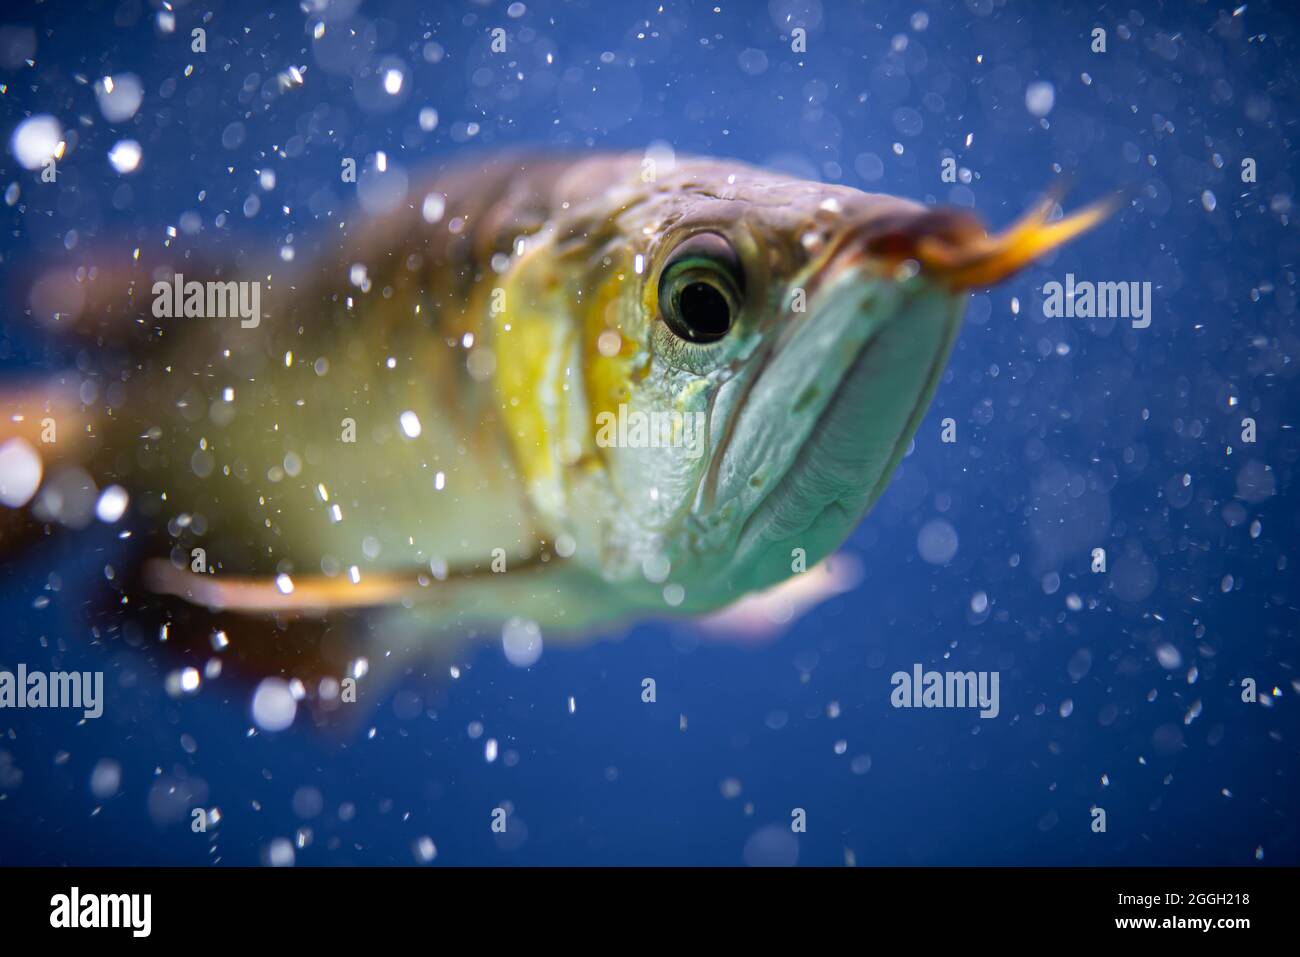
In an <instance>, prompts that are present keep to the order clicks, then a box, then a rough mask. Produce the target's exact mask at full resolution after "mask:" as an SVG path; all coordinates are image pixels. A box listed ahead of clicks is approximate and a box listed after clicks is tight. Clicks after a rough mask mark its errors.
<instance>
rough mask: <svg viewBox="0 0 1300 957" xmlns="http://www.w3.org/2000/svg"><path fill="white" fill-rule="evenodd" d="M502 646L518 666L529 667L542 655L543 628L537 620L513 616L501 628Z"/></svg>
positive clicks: (509, 659)
mask: <svg viewBox="0 0 1300 957" xmlns="http://www.w3.org/2000/svg"><path fill="white" fill-rule="evenodd" d="M501 648H502V650H503V651H504V652H505V655H506V660H507V661H509V662H510V663H511V664H512V665H514V666H515V667H516V668H528V667H531V666H532V665H534V664H536V663H537V660H538V659H539V658H541V657H542V630H541V628H539V627H538V625H537V623H536V622H535V621H527V620H525V619H523V618H511V619H510V620H509V621H507V622H506V623H505V626H504V627H503V628H502V629H501Z"/></svg>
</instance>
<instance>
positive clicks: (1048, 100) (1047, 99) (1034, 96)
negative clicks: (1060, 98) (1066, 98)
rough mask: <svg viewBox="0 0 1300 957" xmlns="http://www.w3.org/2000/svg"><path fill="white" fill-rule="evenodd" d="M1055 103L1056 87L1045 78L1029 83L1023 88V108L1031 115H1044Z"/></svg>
mask: <svg viewBox="0 0 1300 957" xmlns="http://www.w3.org/2000/svg"><path fill="white" fill-rule="evenodd" d="M1055 105H1056V88H1055V87H1054V86H1052V84H1050V83H1048V82H1046V81H1045V80H1040V81H1038V82H1037V83H1031V84H1029V86H1028V87H1027V88H1026V89H1025V109H1027V110H1029V112H1030V113H1031V114H1032V115H1033V116H1046V115H1047V114H1048V113H1050V112H1052V107H1053V106H1055Z"/></svg>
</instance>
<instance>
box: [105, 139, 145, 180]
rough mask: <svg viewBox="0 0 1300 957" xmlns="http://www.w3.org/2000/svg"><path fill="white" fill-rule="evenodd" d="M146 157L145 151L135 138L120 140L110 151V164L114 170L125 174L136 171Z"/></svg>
mask: <svg viewBox="0 0 1300 957" xmlns="http://www.w3.org/2000/svg"><path fill="white" fill-rule="evenodd" d="M143 157H144V151H143V150H142V149H140V144H139V143H137V142H136V141H135V140H118V141H117V142H116V143H114V144H113V148H112V149H111V150H109V151H108V164H109V165H110V166H112V167H113V169H114V171H115V172H117V173H119V174H121V175H123V176H125V175H126V174H127V173H134V172H135V170H136V168H137V167H138V166H139V165H140V160H141V159H142V158H143Z"/></svg>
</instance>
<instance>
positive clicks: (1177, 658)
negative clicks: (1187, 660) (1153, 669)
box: [1156, 642, 1183, 671]
mask: <svg viewBox="0 0 1300 957" xmlns="http://www.w3.org/2000/svg"><path fill="white" fill-rule="evenodd" d="M1156 660H1157V661H1158V662H1160V667H1162V668H1164V669H1165V670H1166V671H1173V670H1174V669H1175V668H1179V667H1181V666H1182V663H1183V656H1182V654H1181V653H1180V652H1179V650H1178V649H1177V648H1175V647H1174V646H1173V645H1171V644H1169V643H1167V642H1166V643H1165V644H1163V645H1160V646H1158V647H1157V648H1156Z"/></svg>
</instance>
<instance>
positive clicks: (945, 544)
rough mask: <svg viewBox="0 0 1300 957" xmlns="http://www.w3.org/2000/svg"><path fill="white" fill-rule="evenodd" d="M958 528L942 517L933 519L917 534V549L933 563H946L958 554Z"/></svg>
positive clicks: (926, 559)
mask: <svg viewBox="0 0 1300 957" xmlns="http://www.w3.org/2000/svg"><path fill="white" fill-rule="evenodd" d="M957 545H958V541H957V530H956V529H955V528H953V527H952V526H951V525H949V524H948V523H947V522H945V521H944V520H943V519H941V518H935V519H931V520H930V521H928V522H926V523H925V524H924V525H922V526H921V530H920V531H919V532H918V533H917V535H916V550H917V551H918V552H919V553H920V555H921V558H922V560H924V561H925V562H927V563H928V564H931V565H946V564H948V562H950V561H952V560H953V558H954V557H956V555H957Z"/></svg>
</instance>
